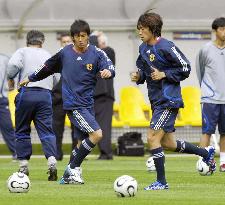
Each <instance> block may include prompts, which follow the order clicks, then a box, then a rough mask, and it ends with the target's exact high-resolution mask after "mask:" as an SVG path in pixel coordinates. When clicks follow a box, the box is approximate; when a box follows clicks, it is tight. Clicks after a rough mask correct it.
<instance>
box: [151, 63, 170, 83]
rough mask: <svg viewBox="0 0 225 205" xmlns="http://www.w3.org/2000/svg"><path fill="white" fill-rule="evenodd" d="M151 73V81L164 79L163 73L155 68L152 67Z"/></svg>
mask: <svg viewBox="0 0 225 205" xmlns="http://www.w3.org/2000/svg"><path fill="white" fill-rule="evenodd" d="M151 68H152V70H153V72H152V73H151V77H152V80H161V79H163V78H165V77H166V74H165V73H164V72H160V71H159V70H158V69H157V68H154V67H152V66H151Z"/></svg>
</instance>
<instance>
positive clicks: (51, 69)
mask: <svg viewBox="0 0 225 205" xmlns="http://www.w3.org/2000/svg"><path fill="white" fill-rule="evenodd" d="M61 69H62V63H61V53H60V51H59V52H58V53H56V54H55V55H54V56H52V57H51V58H49V59H48V60H47V61H46V62H45V63H44V65H42V66H41V67H40V68H38V69H37V70H36V71H35V72H34V73H32V74H31V75H29V76H28V78H27V79H25V80H23V81H22V82H20V86H24V85H26V84H28V83H29V82H36V81H39V80H43V79H45V78H47V77H48V76H50V75H52V74H54V73H59V72H61Z"/></svg>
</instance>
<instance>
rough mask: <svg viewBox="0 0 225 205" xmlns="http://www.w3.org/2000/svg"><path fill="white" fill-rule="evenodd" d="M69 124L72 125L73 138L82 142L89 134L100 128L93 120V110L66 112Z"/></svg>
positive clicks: (81, 109)
mask: <svg viewBox="0 0 225 205" xmlns="http://www.w3.org/2000/svg"><path fill="white" fill-rule="evenodd" d="M67 114H68V117H69V119H70V121H71V123H72V124H73V125H74V136H75V137H76V138H77V139H79V140H83V139H85V138H87V137H88V136H89V133H91V132H95V131H97V130H99V129H101V128H100V126H99V124H98V123H97V121H96V119H95V112H94V108H79V109H74V110H71V111H68V112H67Z"/></svg>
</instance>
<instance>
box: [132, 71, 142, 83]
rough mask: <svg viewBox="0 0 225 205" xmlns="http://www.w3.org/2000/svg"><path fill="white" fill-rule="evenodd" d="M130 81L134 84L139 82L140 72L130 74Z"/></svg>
mask: <svg viewBox="0 0 225 205" xmlns="http://www.w3.org/2000/svg"><path fill="white" fill-rule="evenodd" d="M130 79H131V81H132V82H137V81H138V80H139V79H140V74H139V72H131V73H130Z"/></svg>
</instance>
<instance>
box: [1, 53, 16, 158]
mask: <svg viewBox="0 0 225 205" xmlns="http://www.w3.org/2000/svg"><path fill="white" fill-rule="evenodd" d="M8 61H9V57H8V56H6V55H4V54H0V132H1V134H2V137H3V139H4V140H5V142H6V145H7V146H8V148H9V151H10V152H11V154H12V157H13V159H16V150H15V132H14V129H13V125H12V120H11V115H10V111H9V101H8V91H9V88H8V85H7V65H8Z"/></svg>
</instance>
